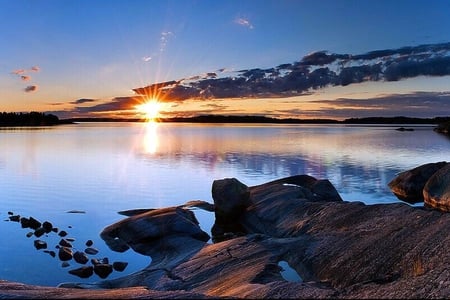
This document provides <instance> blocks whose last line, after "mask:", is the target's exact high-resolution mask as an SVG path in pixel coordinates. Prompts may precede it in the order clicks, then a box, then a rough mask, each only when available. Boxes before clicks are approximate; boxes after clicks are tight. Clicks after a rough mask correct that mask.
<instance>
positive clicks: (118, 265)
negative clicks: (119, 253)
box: [112, 261, 128, 272]
mask: <svg viewBox="0 0 450 300" xmlns="http://www.w3.org/2000/svg"><path fill="white" fill-rule="evenodd" d="M112 266H113V269H114V270H115V271H118V272H122V271H123V270H125V268H126V267H127V266H128V263H127V262H123V261H115V262H113V264H112Z"/></svg>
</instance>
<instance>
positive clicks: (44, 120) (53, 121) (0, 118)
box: [0, 112, 60, 126]
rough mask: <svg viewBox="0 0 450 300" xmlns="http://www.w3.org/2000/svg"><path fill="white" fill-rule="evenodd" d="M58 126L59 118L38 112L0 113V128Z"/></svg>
mask: <svg viewBox="0 0 450 300" xmlns="http://www.w3.org/2000/svg"><path fill="white" fill-rule="evenodd" d="M57 124H60V121H59V118H58V117H57V116H55V115H52V114H44V113H40V112H29V113H22V112H20V113H15V112H2V113H0V126H51V125H57Z"/></svg>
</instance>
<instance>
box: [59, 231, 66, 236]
mask: <svg viewBox="0 0 450 300" xmlns="http://www.w3.org/2000/svg"><path fill="white" fill-rule="evenodd" d="M58 235H59V236H60V237H64V236H66V235H67V232H65V231H64V230H61V231H60V232H59V233H58Z"/></svg>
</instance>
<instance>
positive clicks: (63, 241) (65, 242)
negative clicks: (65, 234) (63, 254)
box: [59, 239, 72, 248]
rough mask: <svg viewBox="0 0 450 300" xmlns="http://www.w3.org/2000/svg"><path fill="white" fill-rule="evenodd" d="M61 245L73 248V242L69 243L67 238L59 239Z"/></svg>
mask: <svg viewBox="0 0 450 300" xmlns="http://www.w3.org/2000/svg"><path fill="white" fill-rule="evenodd" d="M59 245H60V246H63V247H68V248H72V244H71V243H69V242H68V241H67V240H66V239H61V240H60V241H59Z"/></svg>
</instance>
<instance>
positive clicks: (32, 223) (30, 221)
mask: <svg viewBox="0 0 450 300" xmlns="http://www.w3.org/2000/svg"><path fill="white" fill-rule="evenodd" d="M28 226H29V227H30V228H31V229H34V230H36V229H38V228H39V227H41V222H39V221H38V220H36V219H35V218H33V217H30V218H29V219H28Z"/></svg>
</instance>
